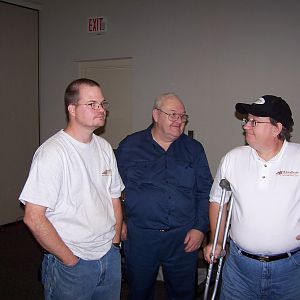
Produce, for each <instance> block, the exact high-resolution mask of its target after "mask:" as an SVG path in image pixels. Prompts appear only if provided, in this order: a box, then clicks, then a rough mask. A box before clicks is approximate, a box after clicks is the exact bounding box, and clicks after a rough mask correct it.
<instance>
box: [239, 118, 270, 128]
mask: <svg viewBox="0 0 300 300" xmlns="http://www.w3.org/2000/svg"><path fill="white" fill-rule="evenodd" d="M242 122H243V126H245V125H247V124H248V123H250V126H251V127H255V126H256V125H257V124H262V123H269V124H271V122H263V121H257V120H253V119H248V118H244V119H243V120H242Z"/></svg>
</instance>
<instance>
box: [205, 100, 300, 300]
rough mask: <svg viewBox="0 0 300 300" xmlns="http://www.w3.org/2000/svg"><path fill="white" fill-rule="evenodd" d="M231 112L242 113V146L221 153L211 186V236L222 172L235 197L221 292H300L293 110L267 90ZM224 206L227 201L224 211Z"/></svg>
mask: <svg viewBox="0 0 300 300" xmlns="http://www.w3.org/2000/svg"><path fill="white" fill-rule="evenodd" d="M236 111H237V112H238V113H239V114H241V115H245V116H246V118H245V119H243V124H244V125H243V129H244V134H245V137H246V142H247V144H248V145H247V146H242V147H238V148H235V149H233V150H231V151H230V152H229V153H227V154H226V155H225V156H224V157H223V159H222V161H221V163H220V166H219V168H218V171H217V174H216V177H215V181H214V184H213V186H212V189H211V193H210V199H211V200H210V224H211V239H210V240H211V241H213V237H214V234H215V230H216V222H217V221H216V220H217V215H218V211H219V203H220V200H221V193H222V191H221V187H220V185H219V183H220V181H221V179H223V178H225V179H227V180H228V181H229V183H230V185H231V189H232V194H233V199H234V202H233V211H232V219H231V229H230V238H231V242H230V254H229V256H228V258H227V259H226V262H225V265H224V270H223V274H222V288H221V296H220V298H221V299H238V300H241V299H251V300H252V299H270V300H271V299H272V300H275V299H278V300H279V299H280V300H282V299H300V251H299V250H300V241H299V233H300V145H299V144H295V143H291V142H289V140H290V137H291V135H290V131H291V129H292V126H293V124H294V122H293V119H292V112H291V110H290V107H289V105H288V104H287V103H286V102H285V101H284V100H283V99H282V98H280V97H277V96H273V95H265V96H263V97H260V98H259V99H258V100H257V101H255V102H254V103H252V104H245V103H237V104H236ZM226 201H228V199H226ZM226 212H227V209H226V207H225V208H224V217H226V216H225V215H226ZM223 227H224V224H223V226H221V237H220V239H219V242H220V243H221V239H222V234H223V232H224V228H223ZM297 238H298V239H297ZM220 248H221V246H220V245H218V247H217V251H216V253H215V256H214V257H218V256H219V255H220ZM211 251H212V244H211V243H210V244H208V246H207V247H206V248H205V251H204V255H205V258H206V260H207V261H208V262H210V253H211Z"/></svg>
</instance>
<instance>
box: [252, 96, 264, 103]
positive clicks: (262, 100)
mask: <svg viewBox="0 0 300 300" xmlns="http://www.w3.org/2000/svg"><path fill="white" fill-rule="evenodd" d="M265 102H266V101H265V99H264V98H262V97H261V98H258V99H257V100H256V101H255V102H254V103H253V104H265Z"/></svg>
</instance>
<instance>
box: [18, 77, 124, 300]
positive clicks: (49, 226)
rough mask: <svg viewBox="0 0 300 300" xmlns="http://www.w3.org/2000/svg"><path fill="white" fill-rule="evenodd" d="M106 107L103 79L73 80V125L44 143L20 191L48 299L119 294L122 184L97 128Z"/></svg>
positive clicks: (69, 103) (69, 107) (68, 94)
mask: <svg viewBox="0 0 300 300" xmlns="http://www.w3.org/2000/svg"><path fill="white" fill-rule="evenodd" d="M107 105H108V102H107V101H106V100H104V96H103V93H102V90H101V88H100V86H99V84H98V83H97V82H95V81H93V80H90V79H85V78H82V79H77V80H75V81H73V82H71V83H70V84H69V85H68V87H67V88H66V91H65V110H66V116H67V121H68V123H67V127H66V128H65V129H64V130H60V131H59V132H58V133H56V134H55V135H53V136H52V137H50V138H49V139H48V140H47V141H46V142H45V143H43V144H42V145H41V146H40V147H39V148H38V150H37V151H36V153H35V155H34V157H33V161H32V165H31V169H30V173H29V176H28V179H27V181H26V183H25V186H24V188H23V191H22V193H21V195H20V201H21V202H22V203H23V204H25V215H24V222H25V224H26V225H27V226H28V227H29V229H30V230H31V232H32V233H33V235H34V237H35V238H36V240H37V241H38V242H39V244H40V245H41V246H42V247H43V248H44V249H45V255H44V259H43V264H42V282H43V285H44V292H45V299H52V300H54V299H56V300H62V299H63V300H74V299H76V300H79V299H82V300H88V299H106V300H107V299H111V300H117V299H119V298H120V288H121V264H120V252H119V247H118V246H119V243H120V229H121V224H122V210H121V204H120V199H119V197H120V195H121V191H122V190H123V188H124V186H123V183H122V180H121V178H120V175H119V173H118V168H117V164H116V160H115V156H114V153H113V150H112V148H111V146H110V145H109V143H108V142H107V141H105V140H104V139H103V138H101V137H99V136H96V135H95V134H93V132H94V130H95V129H97V128H99V127H102V126H104V124H105V117H106V108H107Z"/></svg>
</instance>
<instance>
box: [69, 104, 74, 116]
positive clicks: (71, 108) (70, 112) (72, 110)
mask: <svg viewBox="0 0 300 300" xmlns="http://www.w3.org/2000/svg"><path fill="white" fill-rule="evenodd" d="M68 112H69V114H70V115H72V116H74V115H75V105H74V104H70V105H69V106H68Z"/></svg>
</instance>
